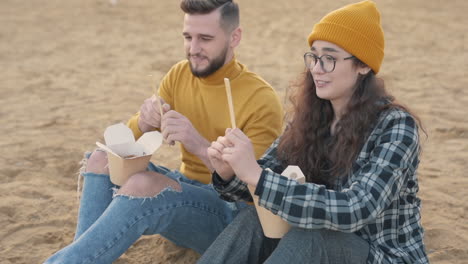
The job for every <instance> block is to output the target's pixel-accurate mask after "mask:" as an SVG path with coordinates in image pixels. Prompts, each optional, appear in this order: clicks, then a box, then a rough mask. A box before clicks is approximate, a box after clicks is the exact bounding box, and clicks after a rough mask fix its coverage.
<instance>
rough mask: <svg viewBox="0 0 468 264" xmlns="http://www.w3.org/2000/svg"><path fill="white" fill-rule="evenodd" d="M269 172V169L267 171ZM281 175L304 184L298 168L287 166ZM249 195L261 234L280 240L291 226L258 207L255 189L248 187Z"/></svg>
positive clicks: (303, 178)
mask: <svg viewBox="0 0 468 264" xmlns="http://www.w3.org/2000/svg"><path fill="white" fill-rule="evenodd" d="M268 170H269V169H268ZM281 175H283V176H285V177H288V178H290V179H294V180H296V181H297V182H299V183H301V184H303V183H305V177H304V174H303V173H302V171H301V169H300V168H299V167H298V166H288V167H287V168H286V169H285V170H284V171H283V172H282V173H281ZM248 188H249V191H250V194H251V195H252V197H253V200H254V204H255V209H256V210H257V214H258V218H259V219H260V224H261V225H262V229H263V233H264V234H265V236H266V237H269V238H282V237H283V236H284V234H286V233H287V232H288V231H289V229H290V228H291V226H290V225H289V224H288V222H286V221H285V220H283V219H282V218H281V217H279V216H278V215H275V214H273V213H272V212H270V211H269V210H267V209H265V208H263V207H261V206H259V205H258V196H257V195H255V194H254V193H255V187H253V186H251V185H248Z"/></svg>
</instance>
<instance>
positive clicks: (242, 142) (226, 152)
mask: <svg viewBox="0 0 468 264" xmlns="http://www.w3.org/2000/svg"><path fill="white" fill-rule="evenodd" d="M224 138H225V139H226V143H225V144H224V145H225V147H224V148H223V151H222V159H223V160H224V161H225V162H227V163H228V164H229V165H230V166H231V168H232V169H233V170H234V172H235V174H236V176H237V177H238V178H239V179H241V180H242V181H244V182H246V183H247V184H249V185H252V186H257V183H258V179H260V175H261V173H262V168H260V166H259V165H258V163H257V159H256V158H255V152H254V149H253V146H252V143H251V142H250V139H249V138H248V137H247V136H246V135H245V134H244V133H243V132H242V131H241V130H240V129H238V128H235V129H228V130H227V133H226V136H225V137H224Z"/></svg>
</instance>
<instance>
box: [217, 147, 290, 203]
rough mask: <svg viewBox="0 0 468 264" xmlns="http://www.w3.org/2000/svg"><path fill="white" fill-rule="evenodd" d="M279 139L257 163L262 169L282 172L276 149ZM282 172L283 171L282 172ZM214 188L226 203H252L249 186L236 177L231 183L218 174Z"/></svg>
mask: <svg viewBox="0 0 468 264" xmlns="http://www.w3.org/2000/svg"><path fill="white" fill-rule="evenodd" d="M278 142H279V139H276V140H275V141H274V142H273V143H272V144H271V146H270V147H269V148H268V149H267V150H266V151H265V154H263V156H262V157H261V158H260V159H259V160H258V161H257V162H258V164H259V165H260V167H262V169H266V168H271V169H272V170H273V171H278V170H281V163H280V162H279V161H278V160H277V159H276V147H277V146H278ZM281 171H282V170H281ZM212 181H213V187H214V188H215V190H216V191H217V192H218V193H219V194H220V197H221V198H222V199H223V200H226V201H239V200H243V201H247V202H252V201H253V199H252V196H251V195H250V192H249V189H248V188H247V184H246V183H245V182H243V181H241V180H240V179H239V178H237V177H234V178H232V180H230V181H224V180H223V179H222V178H221V177H220V176H219V175H218V174H217V173H216V172H215V173H213V177H212Z"/></svg>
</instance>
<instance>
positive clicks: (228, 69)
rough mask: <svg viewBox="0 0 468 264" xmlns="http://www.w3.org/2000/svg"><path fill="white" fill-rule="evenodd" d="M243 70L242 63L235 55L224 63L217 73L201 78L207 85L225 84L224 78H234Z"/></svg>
mask: <svg viewBox="0 0 468 264" xmlns="http://www.w3.org/2000/svg"><path fill="white" fill-rule="evenodd" d="M242 70H243V69H242V65H241V64H239V63H238V62H237V60H236V58H235V57H233V58H232V60H231V61H229V62H228V63H226V64H224V65H223V66H222V67H221V68H219V69H218V70H217V71H216V72H215V73H213V74H211V75H210V76H208V77H205V78H199V79H200V81H201V82H202V83H204V84H207V85H221V84H224V78H229V80H232V79H234V78H236V77H237V76H239V74H240V73H241V72H242Z"/></svg>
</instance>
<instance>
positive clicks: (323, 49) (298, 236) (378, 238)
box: [199, 1, 428, 263]
mask: <svg viewBox="0 0 468 264" xmlns="http://www.w3.org/2000/svg"><path fill="white" fill-rule="evenodd" d="M308 42H309V45H310V51H309V52H306V53H305V55H304V61H305V65H306V67H307V70H306V72H305V74H304V78H303V81H302V82H301V83H300V85H298V88H299V89H298V91H297V93H296V96H294V97H292V103H293V111H292V115H290V116H289V117H290V120H289V123H288V124H289V125H288V127H287V129H286V131H285V132H284V134H283V135H282V136H281V137H280V138H278V139H277V140H276V141H275V142H274V143H273V144H272V145H271V147H270V148H269V149H268V150H267V152H266V153H265V154H264V156H263V157H262V158H261V159H260V160H259V161H258V162H257V161H256V160H255V158H254V152H253V150H252V145H251V144H250V142H249V139H248V138H247V137H246V136H245V135H244V134H243V133H242V131H240V130H239V129H228V130H227V131H226V135H225V136H224V137H220V138H218V140H217V141H216V142H213V143H212V145H211V147H210V148H209V149H208V154H209V157H210V159H211V162H212V164H213V165H214V166H215V169H216V172H215V173H214V174H213V183H214V185H215V188H216V189H217V191H218V192H219V193H220V194H221V196H222V197H223V198H224V199H227V200H251V196H250V194H249V192H248V189H247V186H246V185H247V184H249V185H252V186H254V187H255V195H258V196H259V205H260V206H262V207H264V208H266V209H268V210H270V211H271V212H273V213H274V214H277V215H279V216H281V217H282V218H283V219H284V220H286V221H287V222H288V223H289V224H290V225H291V226H292V228H291V230H290V231H289V232H288V233H287V234H286V235H285V236H284V237H283V238H282V239H281V240H280V241H279V243H277V245H275V241H274V240H268V239H265V238H264V236H263V233H262V231H261V226H260V224H259V222H258V218H257V216H256V213H255V210H254V209H252V208H250V209H246V210H244V212H241V213H240V214H239V215H238V216H237V218H236V219H235V220H234V222H232V223H231V224H230V226H228V228H227V229H225V231H224V232H223V233H222V234H221V235H220V236H219V237H218V239H217V240H216V241H215V242H214V243H213V244H212V245H211V247H210V248H209V249H208V250H207V251H206V252H205V254H204V255H203V256H202V257H201V258H200V260H199V263H257V262H262V261H263V259H262V256H265V254H262V253H265V252H264V251H265V249H266V250H268V248H271V251H272V252H271V255H270V256H269V257H268V255H269V254H270V252H267V253H268V254H267V257H268V259H267V260H266V263H428V259H427V256H426V253H425V249H424V244H423V228H422V226H421V215H420V200H419V198H417V196H416V194H417V192H418V180H417V176H416V169H417V166H418V163H419V154H420V147H419V136H418V123H419V121H418V119H417V118H416V117H414V116H413V115H411V114H410V112H409V111H408V110H407V109H406V108H405V107H403V106H401V105H398V104H397V103H395V102H394V100H393V97H391V96H390V95H389V94H388V93H387V92H386V91H385V89H384V85H383V82H382V81H380V80H378V79H377V78H376V74H377V73H378V72H379V69H380V65H381V63H382V60H383V56H384V36H383V31H382V27H381V24H380V13H379V11H378V10H377V8H376V6H375V4H374V3H373V2H371V1H363V2H359V3H355V4H351V5H347V6H345V7H342V8H340V9H338V10H335V11H333V12H331V13H329V14H328V15H326V16H325V17H324V18H323V19H322V20H321V21H320V22H319V23H318V24H316V25H315V26H314V28H313V30H312V33H311V34H310V35H309V37H308ZM288 165H298V166H299V167H300V168H301V170H302V171H303V172H304V175H306V183H305V184H299V183H297V182H296V181H294V180H290V179H288V178H286V177H283V176H281V175H280V173H281V172H282V171H283V170H284V169H285V168H286V167H287V166H288ZM267 168H269V169H271V170H272V171H268V170H266V169H267ZM276 242H278V241H276ZM265 243H266V244H267V245H268V246H267V247H266V246H265ZM262 244H263V246H262ZM262 247H263V251H262ZM259 255H260V256H259Z"/></svg>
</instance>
